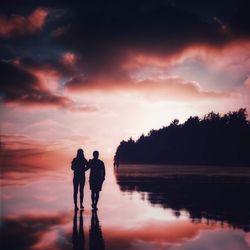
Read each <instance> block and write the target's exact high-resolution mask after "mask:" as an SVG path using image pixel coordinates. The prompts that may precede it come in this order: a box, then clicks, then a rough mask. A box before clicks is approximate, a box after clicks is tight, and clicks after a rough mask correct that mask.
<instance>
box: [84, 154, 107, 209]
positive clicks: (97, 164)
mask: <svg viewBox="0 0 250 250" xmlns="http://www.w3.org/2000/svg"><path fill="white" fill-rule="evenodd" d="M98 158H99V152H98V151H94V152H93V159H91V160H89V164H88V168H87V169H89V168H90V175H89V184H90V190H91V200H92V208H93V209H94V210H96V209H97V203H98V200H99V192H100V191H101V190H102V184H103V181H104V179H105V166H104V163H103V161H101V160H99V159H98Z"/></svg>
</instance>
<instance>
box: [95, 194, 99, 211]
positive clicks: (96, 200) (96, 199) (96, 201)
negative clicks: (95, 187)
mask: <svg viewBox="0 0 250 250" xmlns="http://www.w3.org/2000/svg"><path fill="white" fill-rule="evenodd" d="M98 200H99V191H96V193H95V207H97V203H98Z"/></svg>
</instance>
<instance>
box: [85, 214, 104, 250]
mask: <svg viewBox="0 0 250 250" xmlns="http://www.w3.org/2000/svg"><path fill="white" fill-rule="evenodd" d="M89 249H90V250H104V249H105V242H104V238H103V236H102V230H101V226H100V224H99V219H98V215H97V212H96V211H92V216H91V226H90V230H89Z"/></svg>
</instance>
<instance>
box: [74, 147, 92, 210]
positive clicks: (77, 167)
mask: <svg viewBox="0 0 250 250" xmlns="http://www.w3.org/2000/svg"><path fill="white" fill-rule="evenodd" d="M87 164H88V161H87V160H86V159H85V157H84V154H83V150H82V149H78V150H77V155H76V157H75V158H74V159H73V161H72V162H71V169H72V170H73V171H74V178H73V185H74V203H75V210H78V207H77V194H78V189H79V191H80V206H81V209H83V188H84V184H85V171H86V166H87Z"/></svg>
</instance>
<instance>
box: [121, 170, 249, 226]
mask: <svg viewBox="0 0 250 250" xmlns="http://www.w3.org/2000/svg"><path fill="white" fill-rule="evenodd" d="M215 171H216V168H215ZM141 173H143V175H142V174H141ZM116 178H117V183H118V184H119V186H120V188H121V190H122V191H138V192H143V193H145V192H146V193H148V195H147V196H146V197H147V199H148V200H149V201H150V202H151V203H152V204H160V205H161V206H162V207H164V208H171V209H173V210H174V211H175V214H176V216H177V217H178V216H179V212H180V210H183V209H184V210H187V211H188V212H189V213H190V218H191V219H192V220H195V221H197V220H200V219H202V218H205V219H208V220H209V221H218V222H221V223H223V222H226V223H228V224H229V225H231V226H232V227H236V228H241V229H243V230H245V231H249V230H250V202H249V190H250V178H249V177H247V176H241V177H236V176H227V177H225V176H198V175H189V176H187V175H186V176H180V175H179V176H163V175H161V176H156V175H154V176H151V175H146V173H145V172H143V167H142V169H141V171H138V172H137V171H134V172H133V168H130V173H129V174H128V172H126V173H125V172H124V174H123V171H122V169H121V170H119V171H117V172H116Z"/></svg>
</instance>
